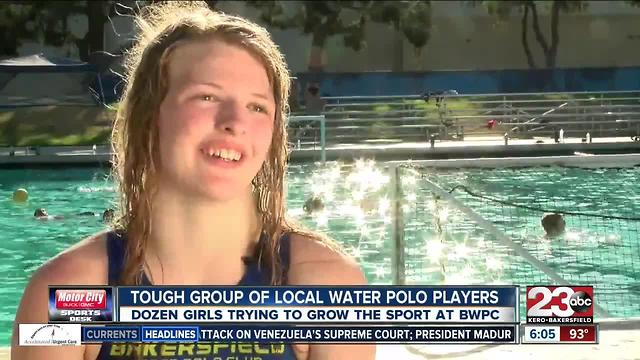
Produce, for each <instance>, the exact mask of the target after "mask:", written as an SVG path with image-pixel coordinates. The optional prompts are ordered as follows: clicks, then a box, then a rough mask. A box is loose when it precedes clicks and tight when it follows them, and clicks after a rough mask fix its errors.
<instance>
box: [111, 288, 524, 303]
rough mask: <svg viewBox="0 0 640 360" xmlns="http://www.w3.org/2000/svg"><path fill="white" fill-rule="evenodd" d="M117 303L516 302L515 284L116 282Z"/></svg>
mask: <svg viewBox="0 0 640 360" xmlns="http://www.w3.org/2000/svg"><path fill="white" fill-rule="evenodd" d="M117 292H118V305H119V306H260V305H263V306H486V307H516V306H517V301H516V299H517V287H516V286H496V287H471V286H469V287H461V286H455V287H444V286H443V287H428V286H424V287H418V286H402V287H395V286H362V287H317V286H316V287H237V286H229V287H156V286H154V287H119V288H117Z"/></svg>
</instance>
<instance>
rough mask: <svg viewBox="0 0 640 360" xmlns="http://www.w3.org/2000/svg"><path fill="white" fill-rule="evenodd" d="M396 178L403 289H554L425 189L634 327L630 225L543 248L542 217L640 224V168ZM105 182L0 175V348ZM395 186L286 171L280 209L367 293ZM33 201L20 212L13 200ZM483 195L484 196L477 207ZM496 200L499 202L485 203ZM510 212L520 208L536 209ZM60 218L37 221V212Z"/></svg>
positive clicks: (636, 254)
mask: <svg viewBox="0 0 640 360" xmlns="http://www.w3.org/2000/svg"><path fill="white" fill-rule="evenodd" d="M417 170H418V171H414V170H411V169H404V170H403V172H402V174H403V175H402V177H401V184H402V186H401V189H402V197H403V199H404V201H403V210H404V212H403V216H402V224H403V225H402V227H403V229H404V231H403V234H404V239H405V242H406V247H405V252H406V256H405V269H406V278H407V283H413V284H416V283H421V284H455V283H457V284H462V283H467V284H473V283H495V284H498V283H500V284H509V283H517V284H520V285H526V284H532V283H551V282H550V281H547V280H546V278H545V277H544V276H543V275H542V273H541V272H540V271H539V270H538V269H536V268H535V267H533V266H530V265H528V264H527V263H526V262H524V261H522V260H520V259H519V257H518V256H517V255H515V254H514V253H513V251H512V250H511V249H509V248H508V247H506V246H504V245H501V244H498V243H497V242H496V241H495V238H494V235H493V234H492V233H490V232H488V231H486V230H485V229H483V228H481V227H479V226H478V225H477V224H476V223H474V222H473V221H471V220H470V219H468V218H466V217H465V216H464V215H462V213H461V212H460V211H458V210H457V209H456V208H455V207H453V206H452V205H451V203H449V202H447V201H445V200H444V199H442V198H440V199H436V198H435V197H434V196H433V193H432V191H431V190H430V188H429V187H428V186H426V181H427V179H429V180H432V181H434V182H436V183H438V184H440V185H441V186H442V187H443V188H445V189H446V190H450V189H451V188H453V187H454V186H455V185H464V186H466V187H467V188H468V189H471V190H473V191H472V192H473V195H470V194H469V193H466V192H464V191H460V190H456V191H454V192H452V194H453V195H454V196H456V198H458V199H460V201H461V202H463V203H464V204H465V205H466V206H468V207H469V208H470V209H473V210H474V211H476V212H477V213H479V214H481V215H482V216H483V217H485V218H486V219H488V220H490V221H491V222H493V223H494V224H495V225H496V227H497V228H499V229H500V230H501V231H504V233H506V234H507V235H509V236H510V237H511V238H512V239H514V241H515V242H517V243H520V244H521V245H522V246H524V247H525V248H526V249H527V250H528V251H530V252H531V253H532V254H533V255H534V256H536V257H537V258H538V259H540V260H542V261H544V262H545V264H547V265H548V266H549V267H550V268H552V269H554V271H557V272H558V273H560V274H561V275H562V276H563V277H564V278H565V279H567V280H568V281H571V282H574V283H580V284H591V283H593V284H595V285H596V297H597V301H598V302H600V304H603V303H604V306H605V307H606V308H607V309H608V310H609V311H610V313H611V314H612V315H614V316H618V317H631V316H640V301H638V300H639V299H640V270H639V269H640V235H639V234H638V225H639V223H638V222H637V221H631V220H621V219H605V218H597V217H591V216H583V215H575V216H567V217H566V220H567V229H568V231H567V234H566V235H565V236H564V237H563V238H562V239H559V240H558V239H551V240H550V239H546V238H545V237H544V236H543V234H542V228H541V227H540V218H541V216H542V214H543V210H549V209H553V210H572V211H580V212H589V213H594V214H604V215H608V216H610V215H615V216H620V217H634V216H638V214H640V211H639V210H640V185H638V181H637V179H639V178H640V168H638V167H636V168H622V169H577V168H560V167H536V168H521V169H458V170H435V169H427V168H420V169H417ZM106 175H107V172H106V170H104V169H98V168H63V169H57V170H51V169H28V170H2V171H1V172H0V228H1V229H2V231H1V232H0V256H1V257H2V259H3V261H2V262H0V278H1V279H3V281H4V286H3V287H2V288H1V289H0V341H1V342H0V346H6V345H8V341H9V338H10V331H11V330H10V329H11V323H12V321H13V319H14V316H15V310H16V308H17V305H18V301H19V299H20V296H21V294H22V291H23V289H24V286H25V284H26V282H27V280H28V278H29V276H30V274H31V273H32V272H33V271H34V270H35V269H36V268H37V267H38V266H40V265H41V264H42V262H43V261H44V260H46V259H48V258H49V257H51V256H53V255H54V254H56V253H57V252H59V251H61V250H62V249H64V248H66V247H68V246H69V245H70V244H72V243H74V242H76V241H78V240H80V239H82V238H84V237H86V236H88V235H90V234H92V233H95V232H97V231H100V230H102V229H103V226H104V225H103V224H102V223H101V222H100V218H99V216H94V217H90V216H82V217H79V216H78V217H73V216H71V215H73V214H77V213H81V212H85V211H93V212H95V213H96V214H99V213H101V212H102V211H103V210H104V209H105V208H107V207H112V206H113V203H114V201H115V193H114V192H113V185H112V184H111V183H110V182H109V180H108V179H107V178H106ZM392 181H393V178H392V176H391V173H390V172H389V171H387V170H386V169H385V168H384V166H383V164H375V163H372V162H356V164H355V165H353V166H347V165H341V164H337V163H329V164H327V165H326V166H323V167H321V166H316V165H313V164H304V165H292V166H291V167H290V169H289V174H288V208H289V213H290V214H291V215H292V216H295V217H297V218H299V219H300V220H301V221H302V222H303V223H305V224H307V225H308V226H310V227H312V228H314V229H319V230H322V231H326V232H328V233H329V234H330V235H331V236H332V237H334V238H335V239H337V240H338V241H339V242H340V243H342V244H343V245H344V247H345V249H346V250H347V251H348V252H349V253H350V254H352V255H354V256H356V257H357V258H358V259H359V261H360V262H361V264H362V267H363V269H364V271H365V273H366V274H367V277H368V279H369V281H370V282H371V283H373V284H389V283H391V282H392V271H391V269H392V258H393V252H392V249H393V243H392V241H391V239H392V233H393V231H392V230H393V226H394V224H395V223H396V222H395V220H396V218H395V217H394V213H393V199H394V197H393V196H394V194H393V193H392V192H391V190H392V189H393V187H392V186H390V185H391V184H392ZM20 187H24V188H26V189H28V191H29V202H28V204H27V205H20V204H15V203H13V202H12V201H11V200H10V198H11V193H12V192H13V191H14V190H15V189H17V188H20ZM314 193H315V194H318V195H319V196H320V197H321V198H322V199H323V200H324V203H325V208H324V210H322V211H320V212H318V213H316V214H314V215H313V216H306V215H304V212H303V211H302V206H303V204H304V202H305V200H306V199H307V198H309V197H310V196H311V195H312V194H314ZM478 195H481V196H483V197H479V196H478ZM495 199H498V200H501V201H503V203H498V202H495V201H493V200H495ZM513 204H515V205H521V204H528V205H530V206H531V207H533V208H534V209H528V208H522V207H518V206H514V205H513ZM38 207H45V208H46V209H47V210H48V212H49V214H57V215H67V216H68V218H67V219H66V220H62V221H49V222H38V221H35V220H34V219H33V217H32V215H33V212H34V209H35V208H38Z"/></svg>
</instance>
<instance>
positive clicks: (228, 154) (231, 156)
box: [207, 149, 241, 161]
mask: <svg viewBox="0 0 640 360" xmlns="http://www.w3.org/2000/svg"><path fill="white" fill-rule="evenodd" d="M207 153H208V154H209V156H210V157H213V156H216V157H219V158H221V159H223V160H225V161H238V160H240V157H241V155H240V154H239V153H238V152H236V151H233V150H227V149H222V150H214V149H209V151H208V152H207Z"/></svg>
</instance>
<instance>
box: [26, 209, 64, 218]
mask: <svg viewBox="0 0 640 360" xmlns="http://www.w3.org/2000/svg"><path fill="white" fill-rule="evenodd" d="M33 217H35V218H36V219H38V220H62V219H64V216H61V215H49V213H47V210H46V209H44V208H39V209H36V211H35V212H34V213H33Z"/></svg>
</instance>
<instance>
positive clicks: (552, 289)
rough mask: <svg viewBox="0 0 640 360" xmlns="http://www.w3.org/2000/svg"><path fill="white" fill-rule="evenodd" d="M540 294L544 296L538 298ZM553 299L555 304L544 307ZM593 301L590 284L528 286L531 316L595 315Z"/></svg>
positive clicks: (528, 311)
mask: <svg viewBox="0 0 640 360" xmlns="http://www.w3.org/2000/svg"><path fill="white" fill-rule="evenodd" d="M540 295H542V298H541V299H540V300H538V298H539V297H540ZM556 299H558V300H559V301H558V300H556ZM553 300H556V301H553ZM552 301H553V302H554V304H551V305H550V306H548V308H544V307H547V305H549V304H550V303H551V302H552ZM558 302H559V304H558ZM593 303H594V302H593V287H589V286H572V287H568V286H529V287H527V316H530V317H534V316H542V317H572V316H574V315H576V316H593ZM543 308H544V309H543Z"/></svg>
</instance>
